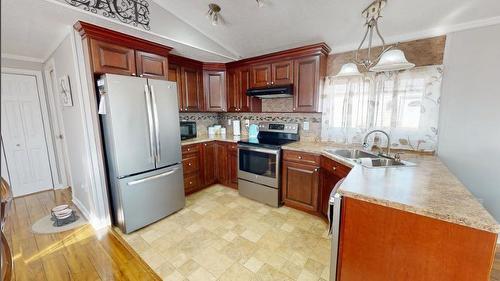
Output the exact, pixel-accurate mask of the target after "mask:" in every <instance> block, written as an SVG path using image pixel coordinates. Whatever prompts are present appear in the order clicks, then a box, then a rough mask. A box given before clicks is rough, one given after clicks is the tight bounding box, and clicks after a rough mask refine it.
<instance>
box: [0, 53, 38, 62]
mask: <svg viewBox="0 0 500 281" xmlns="http://www.w3.org/2000/svg"><path fill="white" fill-rule="evenodd" d="M2 59H12V60H20V61H28V62H36V63H43V62H44V60H43V59H42V58H34V57H28V56H20V55H14V54H8V53H2Z"/></svg>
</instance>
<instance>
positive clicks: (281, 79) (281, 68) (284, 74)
mask: <svg viewBox="0 0 500 281" xmlns="http://www.w3.org/2000/svg"><path fill="white" fill-rule="evenodd" d="M271 68H272V81H271V85H286V84H292V83H293V61H292V60H287V61H280V62H275V63H273V64H271Z"/></svg>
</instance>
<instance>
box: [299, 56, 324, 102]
mask: <svg viewBox="0 0 500 281" xmlns="http://www.w3.org/2000/svg"><path fill="white" fill-rule="evenodd" d="M319 64H320V61H319V56H312V57H305V58H301V59H297V60H295V61H294V92H293V99H294V105H293V111H296V112H316V111H317V110H318V103H319V70H320V65H319Z"/></svg>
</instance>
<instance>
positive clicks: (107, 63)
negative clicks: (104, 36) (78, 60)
mask: <svg viewBox="0 0 500 281" xmlns="http://www.w3.org/2000/svg"><path fill="white" fill-rule="evenodd" d="M90 49H91V52H92V54H91V56H92V64H93V66H94V72H95V73H113V74H121V75H132V76H135V75H136V70H135V56H134V50H133V49H130V48H127V47H123V46H120V45H115V44H111V43H107V42H102V41H98V40H95V39H90Z"/></svg>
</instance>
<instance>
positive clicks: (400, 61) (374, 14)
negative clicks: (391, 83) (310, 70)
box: [338, 0, 415, 76]
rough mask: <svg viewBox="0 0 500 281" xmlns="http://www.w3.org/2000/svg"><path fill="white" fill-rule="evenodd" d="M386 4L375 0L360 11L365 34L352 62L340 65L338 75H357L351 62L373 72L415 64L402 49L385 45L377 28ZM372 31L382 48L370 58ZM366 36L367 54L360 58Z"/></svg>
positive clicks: (385, 1) (356, 70)
mask: <svg viewBox="0 0 500 281" xmlns="http://www.w3.org/2000/svg"><path fill="white" fill-rule="evenodd" d="M386 4H387V0H375V1H374V2H373V3H371V4H370V6H368V7H367V8H366V9H364V10H363V12H362V13H361V14H362V15H363V17H364V18H365V20H366V22H365V25H366V31H365V35H364V36H363V40H361V43H360V44H359V47H358V49H357V50H356V51H355V55H354V59H353V60H352V62H350V63H347V64H345V65H343V66H342V68H341V70H340V72H339V74H338V75H339V76H350V75H359V74H360V73H359V71H358V69H357V67H353V64H356V65H359V66H362V67H364V68H365V69H366V70H367V71H373V72H384V71H396V70H404V69H410V68H412V67H414V66H415V64H413V63H410V62H408V61H407V60H406V57H405V55H404V53H403V51H401V50H399V49H396V48H395V47H394V46H386V45H385V40H384V38H383V37H382V35H381V34H380V30H379V29H378V20H379V19H380V18H381V17H382V16H381V15H380V13H381V11H382V9H383V8H384V7H385V5H386ZM374 31H375V33H376V35H377V36H378V38H379V39H380V40H381V41H382V50H381V52H380V53H379V54H378V55H377V56H376V57H374V58H372V51H373V50H372V47H373V46H372V45H373V33H374ZM367 38H368V48H367V56H366V58H360V51H361V48H362V47H363V45H364V44H365V41H366V39H367ZM354 66H355V65H354Z"/></svg>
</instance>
